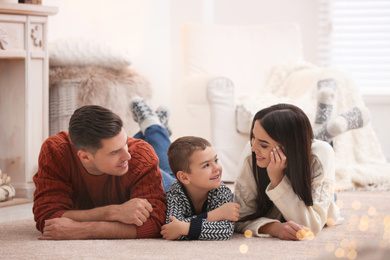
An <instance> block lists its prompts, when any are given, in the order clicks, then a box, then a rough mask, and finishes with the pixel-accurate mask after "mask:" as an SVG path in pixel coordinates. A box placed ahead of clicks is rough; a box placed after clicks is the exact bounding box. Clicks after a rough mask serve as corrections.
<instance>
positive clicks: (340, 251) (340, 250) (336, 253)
mask: <svg viewBox="0 0 390 260" xmlns="http://www.w3.org/2000/svg"><path fill="white" fill-rule="evenodd" d="M334 255H335V256H336V257H337V258H341V257H343V256H344V249H342V248H341V247H339V248H337V250H336V252H334Z"/></svg>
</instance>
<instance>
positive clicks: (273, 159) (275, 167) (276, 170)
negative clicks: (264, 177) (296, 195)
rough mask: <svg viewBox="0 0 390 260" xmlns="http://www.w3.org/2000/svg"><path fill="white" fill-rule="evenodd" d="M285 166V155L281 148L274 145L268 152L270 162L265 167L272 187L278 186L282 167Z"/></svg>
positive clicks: (281, 177) (281, 176)
mask: <svg viewBox="0 0 390 260" xmlns="http://www.w3.org/2000/svg"><path fill="white" fill-rule="evenodd" d="M286 167H287V157H286V155H285V154H284V152H283V150H282V149H281V148H280V147H279V146H276V147H274V148H273V149H272V150H271V152H270V163H269V164H268V167H267V172H268V176H269V178H270V180H271V184H272V188H274V187H276V186H278V184H279V183H280V182H281V181H282V179H283V177H284V175H283V169H284V168H286Z"/></svg>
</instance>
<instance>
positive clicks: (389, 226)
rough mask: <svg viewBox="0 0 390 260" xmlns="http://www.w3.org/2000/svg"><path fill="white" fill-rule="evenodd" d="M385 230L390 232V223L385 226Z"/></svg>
mask: <svg viewBox="0 0 390 260" xmlns="http://www.w3.org/2000/svg"><path fill="white" fill-rule="evenodd" d="M383 230H384V231H385V232H386V233H389V232H390V225H387V226H385V227H384V229H383Z"/></svg>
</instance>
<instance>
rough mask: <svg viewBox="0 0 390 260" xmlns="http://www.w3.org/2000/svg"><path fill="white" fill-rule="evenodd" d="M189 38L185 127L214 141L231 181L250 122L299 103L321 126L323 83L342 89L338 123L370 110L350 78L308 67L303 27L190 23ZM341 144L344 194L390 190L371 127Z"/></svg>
mask: <svg viewBox="0 0 390 260" xmlns="http://www.w3.org/2000/svg"><path fill="white" fill-rule="evenodd" d="M183 36H184V37H183V40H184V64H185V83H184V88H185V92H186V95H187V98H186V106H185V109H186V112H187V113H188V115H189V116H187V117H186V118H183V120H182V123H183V124H186V126H187V129H189V131H190V132H191V131H192V132H191V134H196V135H200V136H203V137H205V138H208V139H210V140H211V142H212V144H213V145H214V147H215V149H216V151H217V154H218V157H219V159H220V162H221V164H222V166H223V178H222V179H223V181H225V182H234V181H235V179H236V177H237V174H238V173H239V172H238V171H239V169H238V168H239V166H238V164H239V160H240V157H241V153H242V151H243V149H244V147H245V145H246V144H247V143H248V141H249V130H250V123H251V121H252V118H253V115H254V113H256V112H257V111H258V110H259V109H261V108H264V107H267V106H269V105H272V104H275V103H280V102H285V103H293V104H295V105H297V106H299V107H301V108H302V109H303V110H304V111H305V113H306V114H307V115H308V117H309V119H310V120H311V122H313V121H314V117H315V112H316V107H317V98H316V97H317V87H316V86H317V82H318V81H319V80H322V79H327V78H332V79H334V80H336V82H337V84H338V87H337V93H336V96H335V103H334V109H333V116H336V115H338V114H340V113H343V112H345V111H347V110H349V109H351V108H352V107H354V106H364V101H363V98H362V95H361V94H360V90H359V87H358V86H357V85H356V83H355V82H354V80H353V78H352V77H351V76H350V75H349V74H348V73H347V72H345V71H343V70H342V69H340V68H332V67H328V68H321V67H317V66H315V65H312V64H309V63H307V62H305V61H304V59H303V54H302V44H301V35H300V30H299V27H298V26H297V25H296V24H270V25H256V26H219V25H204V24H186V25H185V26H184V28H183ZM195 129H196V130H195ZM333 145H334V151H335V160H336V189H340V190H347V189H365V190H370V189H376V190H378V189H388V188H389V187H390V164H389V163H387V162H386V158H385V156H384V154H383V153H382V149H381V147H380V144H379V142H378V140H377V138H376V134H375V132H374V130H373V128H372V126H371V124H369V125H367V126H365V127H363V128H361V129H357V130H352V131H348V132H347V133H345V134H342V135H340V136H338V137H337V138H335V139H334V140H333Z"/></svg>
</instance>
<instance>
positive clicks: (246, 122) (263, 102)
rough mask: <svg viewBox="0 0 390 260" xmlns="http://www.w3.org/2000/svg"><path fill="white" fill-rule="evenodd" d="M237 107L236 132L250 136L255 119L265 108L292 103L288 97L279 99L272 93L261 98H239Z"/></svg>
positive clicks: (247, 96)
mask: <svg viewBox="0 0 390 260" xmlns="http://www.w3.org/2000/svg"><path fill="white" fill-rule="evenodd" d="M236 102H237V106H236V130H237V132H238V133H240V134H246V135H249V134H250V129H251V126H252V120H253V117H254V116H255V115H256V113H257V112H258V111H260V110H261V109H263V108H266V107H269V106H272V105H275V104H278V103H290V104H292V103H293V102H291V100H290V99H289V98H286V97H277V96H276V95H274V94H272V93H266V94H264V95H262V96H261V97H254V96H249V95H243V96H240V97H238V98H237V101H236Z"/></svg>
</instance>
